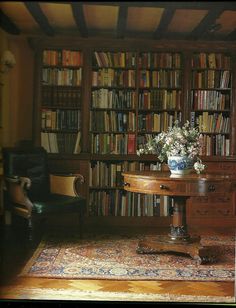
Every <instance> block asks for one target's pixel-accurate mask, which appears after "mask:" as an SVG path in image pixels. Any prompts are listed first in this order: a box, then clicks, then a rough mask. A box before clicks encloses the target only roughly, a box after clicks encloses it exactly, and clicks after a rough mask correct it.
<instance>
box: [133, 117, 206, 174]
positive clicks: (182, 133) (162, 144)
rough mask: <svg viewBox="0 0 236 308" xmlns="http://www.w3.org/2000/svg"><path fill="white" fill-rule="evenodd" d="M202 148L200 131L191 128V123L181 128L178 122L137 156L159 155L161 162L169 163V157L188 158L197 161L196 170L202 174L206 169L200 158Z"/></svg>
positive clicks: (142, 149)
mask: <svg viewBox="0 0 236 308" xmlns="http://www.w3.org/2000/svg"><path fill="white" fill-rule="evenodd" d="M201 147H202V134H200V132H199V129H198V128H197V127H190V123H189V121H187V122H186V123H185V124H184V125H183V126H182V127H180V126H179V121H178V120H176V121H175V122H174V125H173V127H169V128H168V130H167V131H164V132H161V133H160V134H158V135H157V136H155V137H154V138H152V139H149V140H148V141H147V143H146V144H144V145H142V146H141V147H140V149H139V150H138V151H137V154H138V155H141V154H148V153H149V154H157V155H158V158H159V160H160V161H161V162H167V161H168V157H169V156H176V155H180V156H186V157H187V158H191V159H194V160H196V162H195V164H194V169H195V170H196V172H197V173H201V172H202V171H203V170H204V168H205V165H203V164H202V161H201V159H200V158H199V157H198V155H199V153H200V149H201Z"/></svg>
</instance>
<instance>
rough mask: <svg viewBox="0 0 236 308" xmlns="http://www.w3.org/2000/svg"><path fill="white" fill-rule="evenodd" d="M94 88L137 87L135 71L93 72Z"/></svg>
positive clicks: (103, 70) (112, 70)
mask: <svg viewBox="0 0 236 308" xmlns="http://www.w3.org/2000/svg"><path fill="white" fill-rule="evenodd" d="M92 86H93V87H135V71H134V70H114V69H111V68H107V69H105V68H103V69H99V70H97V71H93V72H92Z"/></svg>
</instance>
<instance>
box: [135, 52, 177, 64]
mask: <svg viewBox="0 0 236 308" xmlns="http://www.w3.org/2000/svg"><path fill="white" fill-rule="evenodd" d="M139 66H140V67H145V68H180V67H181V55H180V53H171V52H160V53H157V52H142V53H140V55H139Z"/></svg>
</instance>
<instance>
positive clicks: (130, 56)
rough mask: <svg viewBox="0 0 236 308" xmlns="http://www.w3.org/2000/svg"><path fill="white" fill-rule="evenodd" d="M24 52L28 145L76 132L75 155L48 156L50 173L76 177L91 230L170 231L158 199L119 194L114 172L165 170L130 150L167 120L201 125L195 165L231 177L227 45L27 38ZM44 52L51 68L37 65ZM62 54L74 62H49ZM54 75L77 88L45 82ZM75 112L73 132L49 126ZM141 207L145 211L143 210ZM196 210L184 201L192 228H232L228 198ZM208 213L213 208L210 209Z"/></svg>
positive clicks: (235, 112)
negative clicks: (28, 48) (29, 105)
mask: <svg viewBox="0 0 236 308" xmlns="http://www.w3.org/2000/svg"><path fill="white" fill-rule="evenodd" d="M32 46H34V47H35V53H36V59H37V60H36V79H35V104H34V105H35V112H34V114H35V117H34V119H35V127H34V131H35V134H34V136H35V143H36V144H37V145H38V144H40V143H41V133H47V134H48V135H49V134H50V133H51V134H57V135H58V136H59V134H60V133H61V134H65V135H66V136H68V135H73V134H77V133H78V132H80V136H81V140H80V146H79V148H80V150H79V151H78V152H77V153H76V152H75V144H74V146H73V149H70V150H68V151H59V150H58V152H57V151H49V158H50V170H51V171H52V172H82V173H83V175H84V177H85V183H84V184H83V186H82V187H81V188H80V191H81V193H82V194H83V195H84V196H85V197H86V198H87V216H88V217H91V219H92V221H93V223H95V222H96V221H97V222H98V224H99V221H102V224H103V223H104V222H105V221H106V219H107V221H109V219H111V221H112V223H111V224H113V223H115V224H121V225H122V224H123V223H124V224H126V225H127V224H128V223H129V221H132V222H131V224H134V219H135V218H137V219H139V220H138V221H139V223H140V222H142V221H143V223H144V224H148V219H151V220H153V219H157V220H158V221H159V220H160V222H161V221H162V222H163V217H165V218H166V221H167V222H169V215H170V214H171V200H162V201H161V203H162V204H165V205H166V206H163V207H162V208H161V207H160V206H159V205H158V202H159V201H158V196H155V197H154V196H153V197H152V200H150V198H149V197H148V196H145V197H144V196H141V195H137V196H134V195H132V194H131V193H130V194H127V193H125V192H124V191H123V189H122V179H121V177H120V173H121V171H128V170H132V169H133V168H135V169H136V170H143V169H144V168H145V169H146V170H149V169H152V168H157V164H158V168H161V169H162V170H165V169H166V166H165V165H164V164H162V165H159V162H158V160H157V157H156V156H155V155H143V156H141V157H139V156H137V155H136V150H137V149H138V148H139V147H140V146H141V144H142V143H143V142H145V140H147V139H148V138H150V137H152V136H154V135H156V134H158V133H159V132H161V131H162V130H166V129H167V127H168V126H171V125H173V123H174V120H175V119H179V120H180V121H181V122H182V123H184V122H185V121H186V120H189V121H190V122H191V123H192V125H196V124H205V125H204V126H203V127H204V128H203V130H202V133H203V134H204V136H205V137H204V138H205V139H206V144H205V149H204V152H202V153H201V154H202V156H201V158H202V160H203V162H204V163H205V164H206V165H207V169H208V170H210V171H212V172H222V173H226V172H231V173H232V172H235V168H236V167H235V166H236V141H235V131H236V108H235V105H236V93H235V91H236V90H235V89H236V61H235V56H234V54H235V52H236V48H235V46H233V45H232V44H230V43H229V44H227V43H226V44H225V43H224V44H223V43H221V42H219V43H218V44H216V43H210V42H199V43H198V42H194V43H193V44H189V43H188V42H184V41H181V42H178V41H176V42H175V44H173V43H172V44H170V43H169V42H168V41H163V42H161V43H158V44H157V42H155V41H152V40H141V39H140V40H139V39H137V40H132V41H130V40H128V39H127V40H112V39H104V40H99V41H98V40H96V39H94V40H93V39H89V40H82V39H81V40H80V39H79V40H76V41H74V40H72V39H70V38H68V39H63V40H60V39H53V40H51V41H48V40H47V39H44V40H40V41H37V39H36V40H35V42H34V44H32ZM45 50H48V51H52V58H53V60H50V61H51V62H50V61H49V62H46V63H45V61H44V60H43V59H44V58H46V56H45V55H44V51H45ZM63 50H67V51H72V52H73V51H75V52H79V53H80V59H81V61H82V62H80V63H76V65H75V63H66V62H64V63H63V64H62V62H60V61H61V56H58V54H57V53H58V52H59V51H60V53H61V52H62V51H63ZM53 52H55V54H54V53H53ZM58 69H61V70H66V69H67V70H69V71H70V70H71V71H73V73H72V75H73V74H75V76H81V77H80V78H81V80H80V84H76V83H73V81H72V84H67V83H65V84H61V83H60V82H59V81H58V78H59V77H57V78H56V77H54V78H56V81H53V82H52V81H50V79H49V81H48V75H51V74H52V75H53V72H54V71H56V70H58ZM78 70H79V71H80V73H77V71H78ZM75 72H76V73H75ZM55 75H56V74H55ZM45 76H46V77H45ZM56 76H57V75H56ZM76 78H77V77H76ZM59 80H60V78H59ZM72 80H73V78H72ZM46 81H47V83H46ZM74 82H75V81H74ZM76 112H78V119H80V120H78V121H75V122H76V124H77V127H76V128H75V127H73V125H72V126H70V125H69V126H65V127H64V126H63V124H62V123H57V125H58V126H55V121H54V122H53V121H52V122H53V123H54V124H52V123H50V118H53V117H56V118H59V117H60V116H61V115H62V114H64V117H65V118H67V119H70V118H71V117H74V116H75V113H76ZM47 114H48V118H49V120H48V122H47V121H46V118H47ZM52 114H53V116H52ZM43 121H44V123H45V124H44V125H45V126H44V125H42V122H43ZM217 121H218V122H219V123H218V124H217ZM69 122H70V121H69ZM46 123H47V124H46ZM213 123H215V124H213ZM220 123H221V124H220ZM206 124H207V125H206ZM64 139H65V140H68V138H67V137H66V138H65V137H64ZM72 143H73V142H72ZM74 143H75V141H74ZM145 200H146V201H145ZM147 200H148V201H147ZM147 202H148V203H149V204H151V206H150V208H151V209H148V210H147V208H146V204H147ZM199 202H200V199H199V200H195V199H193V198H191V199H189V200H188V205H189V206H188V207H187V214H188V217H189V219H193V220H195V221H196V222H197V223H199V224H209V222H211V221H212V219H213V220H215V221H216V224H217V223H218V224H220V220H222V221H225V222H226V224H228V225H230V224H233V223H235V221H236V205H235V204H236V196H235V195H231V196H227V198H226V199H225V200H223V201H222V200H218V201H217V200H210V199H209V200H207V201H206V200H202V202H200V203H199ZM167 204H168V205H167ZM198 204H200V207H201V210H200V209H199V211H198V209H197V206H198ZM214 206H216V207H217V208H215V209H213V208H211V207H214ZM222 207H224V208H226V210H225V211H222ZM101 219H102V220H101ZM104 219H105V220H104ZM114 219H116V222H115V221H114ZM129 219H131V220H129ZM140 219H141V220H140ZM151 220H150V221H151ZM164 221H165V219H164ZM162 222H161V223H162ZM108 224H109V223H108Z"/></svg>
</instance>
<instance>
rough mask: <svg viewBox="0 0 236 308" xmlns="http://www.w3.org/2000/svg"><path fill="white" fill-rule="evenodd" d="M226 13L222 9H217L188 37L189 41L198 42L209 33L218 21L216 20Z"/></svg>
mask: <svg viewBox="0 0 236 308" xmlns="http://www.w3.org/2000/svg"><path fill="white" fill-rule="evenodd" d="M223 11H224V9H222V8H215V9H214V10H212V11H210V12H209V13H208V14H207V15H206V16H205V17H204V18H203V19H202V21H201V22H200V23H199V24H198V26H197V27H196V28H195V29H194V30H193V31H192V32H191V33H190V34H189V35H188V37H187V38H188V39H193V40H197V39H199V38H200V37H201V36H202V35H203V34H205V33H206V32H207V30H208V29H209V27H210V26H211V25H212V24H213V23H214V22H215V21H216V19H217V18H218V17H219V16H220V15H221V13H222V12H223Z"/></svg>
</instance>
